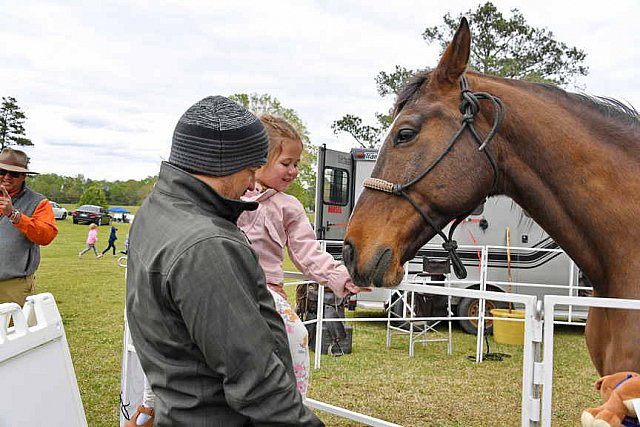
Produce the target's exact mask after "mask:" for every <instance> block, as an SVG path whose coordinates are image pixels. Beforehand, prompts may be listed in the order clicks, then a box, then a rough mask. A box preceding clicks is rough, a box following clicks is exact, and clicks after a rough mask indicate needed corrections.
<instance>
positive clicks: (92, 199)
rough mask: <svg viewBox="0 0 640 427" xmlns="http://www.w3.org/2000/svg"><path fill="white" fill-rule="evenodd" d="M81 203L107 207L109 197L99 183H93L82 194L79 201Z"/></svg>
mask: <svg viewBox="0 0 640 427" xmlns="http://www.w3.org/2000/svg"><path fill="white" fill-rule="evenodd" d="M78 203H79V204H81V205H98V206H102V207H105V208H106V207H107V197H106V196H105V194H104V190H102V187H100V185H99V184H95V183H94V184H91V185H90V186H89V187H88V188H87V189H86V190H84V193H82V196H80V201H79V202H78Z"/></svg>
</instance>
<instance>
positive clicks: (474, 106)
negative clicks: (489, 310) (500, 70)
mask: <svg viewBox="0 0 640 427" xmlns="http://www.w3.org/2000/svg"><path fill="white" fill-rule="evenodd" d="M460 90H461V93H460V112H461V113H462V120H461V125H460V128H458V130H457V131H456V133H455V134H454V135H453V137H451V140H450V141H449V144H447V146H446V147H445V149H444V150H443V151H442V152H441V153H440V155H438V157H436V158H435V159H434V160H433V161H432V162H431V164H430V165H429V166H427V168H426V169H425V170H424V171H422V173H420V174H419V175H418V176H417V177H415V178H414V179H412V180H411V181H409V182H406V183H404V184H393V183H391V182H388V181H385V180H383V179H379V178H367V179H365V180H364V184H363V185H364V186H365V187H366V188H370V189H372V190H377V191H382V192H385V193H389V194H394V195H396V196H400V197H403V198H404V199H406V200H407V201H408V202H409V203H411V205H412V206H413V207H414V208H415V209H416V210H417V211H418V213H419V214H420V216H422V218H423V219H424V221H425V222H426V223H427V224H428V225H430V226H431V228H433V229H434V230H435V231H436V233H437V234H438V235H439V236H440V237H442V240H443V241H444V242H443V243H442V247H443V248H444V250H446V251H447V254H448V257H449V259H450V260H451V264H452V265H453V271H454V273H455V274H456V276H457V277H458V278H459V279H464V278H466V277H467V270H466V269H465V267H464V264H463V263H462V260H461V259H460V256H459V255H458V253H457V252H456V249H457V248H458V242H456V241H455V240H453V238H452V237H453V232H454V231H455V229H456V227H457V226H458V225H459V224H460V223H461V222H462V221H463V220H464V219H465V218H466V217H467V216H469V214H470V213H471V212H465V213H464V214H462V215H460V216H459V217H457V218H456V219H455V221H454V222H453V224H452V225H451V228H449V236H447V235H445V234H444V232H443V231H442V228H441V227H439V226H438V225H437V224H436V223H435V221H433V219H432V218H431V217H430V216H429V215H427V213H426V212H425V211H424V210H422V209H421V208H420V206H419V205H418V203H417V202H416V201H415V200H414V199H412V198H411V196H410V195H409V193H408V192H407V190H408V189H409V187H411V186H412V185H413V184H415V183H417V182H418V181H420V180H421V179H422V178H424V177H425V176H426V175H427V174H428V173H429V172H431V171H432V170H433V169H434V168H435V167H436V165H438V163H440V161H441V160H442V159H443V158H445V157H446V155H447V154H449V153H450V152H451V150H452V149H453V146H454V145H455V143H456V142H457V141H458V140H459V139H460V136H461V135H462V133H463V132H464V130H465V129H469V131H470V132H471V135H473V139H474V140H475V141H476V142H477V143H478V146H479V148H478V151H482V152H484V153H485V155H486V156H487V160H488V161H489V163H490V164H491V168H492V169H493V184H492V188H495V186H496V182H497V180H498V167H497V166H496V161H495V158H494V157H493V155H492V154H491V152H490V151H489V142H490V141H491V140H492V139H493V137H494V136H495V134H496V133H497V132H498V129H499V128H500V125H501V124H502V121H503V120H504V116H505V107H504V105H503V104H502V101H501V100H500V98H498V97H497V96H493V95H491V94H489V93H486V92H475V93H474V92H471V90H470V89H469V86H468V83H467V78H466V77H465V76H464V75H463V76H462V77H461V78H460ZM481 99H486V100H488V101H491V105H492V107H493V112H494V118H493V125H492V126H491V130H490V131H489V133H487V135H486V136H484V137H482V136H481V135H480V134H479V133H478V131H477V130H476V128H475V126H474V124H473V122H474V120H475V118H476V116H477V115H478V113H479V112H480V100H481Z"/></svg>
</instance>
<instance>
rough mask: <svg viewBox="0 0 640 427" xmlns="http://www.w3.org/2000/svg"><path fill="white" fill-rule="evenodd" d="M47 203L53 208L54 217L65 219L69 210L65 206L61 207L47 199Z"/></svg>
mask: <svg viewBox="0 0 640 427" xmlns="http://www.w3.org/2000/svg"><path fill="white" fill-rule="evenodd" d="M49 203H50V204H51V208H52V209H53V216H54V217H55V218H56V219H67V216H68V215H69V212H68V211H67V210H66V209H65V208H63V207H62V206H60V205H59V204H57V203H56V202H52V201H49Z"/></svg>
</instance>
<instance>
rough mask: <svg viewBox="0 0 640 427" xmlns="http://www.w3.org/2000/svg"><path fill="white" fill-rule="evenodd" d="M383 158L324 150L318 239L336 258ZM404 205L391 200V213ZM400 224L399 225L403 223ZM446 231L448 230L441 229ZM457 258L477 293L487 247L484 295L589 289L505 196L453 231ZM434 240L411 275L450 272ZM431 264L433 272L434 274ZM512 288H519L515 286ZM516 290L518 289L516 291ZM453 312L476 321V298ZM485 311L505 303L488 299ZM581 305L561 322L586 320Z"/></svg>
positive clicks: (559, 313)
mask: <svg viewBox="0 0 640 427" xmlns="http://www.w3.org/2000/svg"><path fill="white" fill-rule="evenodd" d="M377 157H378V151H377V150H375V149H361V148H355V149H352V150H351V152H348V153H345V152H340V151H335V150H330V149H328V148H326V146H322V147H320V150H319V154H318V172H317V187H316V216H315V230H316V237H317V238H318V239H319V240H321V241H323V243H324V244H325V245H326V249H327V251H328V252H330V253H331V254H332V255H333V256H334V257H335V258H336V259H341V257H342V243H343V239H344V234H345V230H346V226H347V223H348V221H349V217H350V215H351V212H352V211H353V208H354V206H355V204H356V201H357V200H358V197H359V196H360V194H361V192H362V190H363V186H362V183H363V181H364V179H365V178H367V177H369V176H370V175H371V172H372V171H373V167H374V165H375V162H376V160H377ZM396 203H403V202H402V200H401V199H398V198H390V199H389V209H393V205H394V204H396ZM399 226H400V225H399ZM444 232H445V234H447V233H448V227H447V228H445V230H444ZM453 238H454V240H456V241H457V242H458V246H459V249H458V253H459V255H460V257H461V259H462V261H463V263H464V265H465V267H466V269H467V274H468V276H467V280H473V281H474V283H475V284H474V285H469V286H468V288H471V289H480V287H481V286H480V283H481V282H482V277H481V268H480V267H481V256H480V253H481V251H480V250H479V248H481V247H489V248H490V250H489V256H488V261H487V263H488V265H487V267H488V268H487V277H486V278H485V282H484V283H486V289H487V290H490V291H502V292H513V293H520V294H532V295H536V296H538V298H539V299H540V300H541V299H542V298H543V297H544V295H548V294H552V295H569V296H578V295H580V296H585V295H589V294H590V286H589V285H588V282H587V280H586V277H583V276H582V274H581V273H580V272H579V271H578V269H577V268H576V267H575V264H574V263H573V262H572V260H571V259H570V258H569V257H568V256H567V255H566V254H565V253H564V252H563V251H561V250H560V249H559V247H558V245H557V243H556V242H555V241H553V240H552V239H551V238H550V237H549V235H548V234H547V233H546V232H545V231H544V230H543V229H542V228H541V227H540V226H539V225H538V224H537V223H536V222H535V221H534V220H533V219H531V217H529V215H528V214H527V213H526V212H525V211H524V210H523V209H522V208H521V207H520V206H518V205H517V204H516V203H515V202H514V201H513V200H511V199H510V198H508V197H506V196H497V197H492V198H490V199H488V200H486V201H485V202H484V203H483V204H482V205H480V206H478V207H477V208H476V209H475V210H474V212H472V213H471V215H469V216H468V217H467V218H466V219H465V220H464V221H463V222H462V223H461V224H460V225H459V226H458V228H457V229H456V230H455V232H454V234H453ZM441 243H442V239H441V238H440V237H439V236H436V237H435V238H434V239H433V240H431V241H430V242H429V243H428V244H427V245H425V246H424V247H422V248H421V249H420V250H419V251H418V253H417V254H416V257H415V258H414V259H413V260H411V261H410V262H409V266H408V269H409V273H410V274H418V275H435V274H442V273H443V269H442V267H443V266H444V270H445V271H444V272H446V273H448V271H449V263H448V259H447V254H446V251H445V250H444V249H442V247H441ZM433 266H436V267H435V268H434V267H433ZM512 283H513V284H514V285H512ZM516 284H517V285H516ZM454 286H455V285H454ZM390 295H391V291H389V290H388V289H380V288H379V289H374V291H373V292H367V293H364V292H363V293H361V294H359V295H358V296H357V302H356V305H357V306H358V307H362V308H368V309H384V308H386V307H387V306H388V304H389V299H390ZM452 304H453V306H454V313H456V314H457V315H458V316H460V317H473V316H477V313H478V300H477V299H469V298H454V299H453V301H452ZM486 304H487V307H486V308H487V309H491V308H495V307H502V306H503V304H501V303H498V302H493V301H487V302H486ZM586 314H587V310H586V309H585V308H584V307H577V306H576V307H575V308H572V309H569V307H567V306H559V307H558V308H557V310H556V317H557V318H567V317H568V318H570V320H579V321H584V320H585V319H586ZM461 326H462V327H463V328H464V329H465V330H466V331H468V332H471V333H475V330H476V324H475V323H474V322H473V321H461Z"/></svg>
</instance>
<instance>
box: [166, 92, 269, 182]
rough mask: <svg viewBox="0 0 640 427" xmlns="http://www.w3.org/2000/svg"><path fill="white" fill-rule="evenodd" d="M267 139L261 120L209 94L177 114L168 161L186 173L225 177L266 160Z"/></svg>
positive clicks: (225, 100) (227, 101)
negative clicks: (180, 115) (182, 112)
mask: <svg viewBox="0 0 640 427" xmlns="http://www.w3.org/2000/svg"><path fill="white" fill-rule="evenodd" d="M268 150H269V139H268V136H267V132H266V130H265V128H264V126H263V125H262V123H260V120H259V119H258V118H257V117H256V116H254V115H253V114H252V113H251V112H249V111H248V110H246V109H245V108H243V107H242V106H240V105H238V104H236V103H235V102H233V101H231V100H229V99H227V98H225V97H224V96H209V97H207V98H204V99H203V100H201V101H198V102H196V103H195V104H193V105H192V106H191V107H189V109H188V110H187V111H186V112H185V113H184V114H183V115H182V117H180V120H179V121H178V124H177V125H176V129H175V131H174V132H173V142H172V144H171V154H170V155H169V163H171V164H172V165H175V166H177V167H179V168H181V169H183V170H185V171H187V172H191V173H199V174H203V175H211V176H226V175H231V174H233V173H235V172H238V171H241V170H242V169H246V168H249V167H252V166H262V165H263V164H265V163H266V162H267V151H268Z"/></svg>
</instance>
